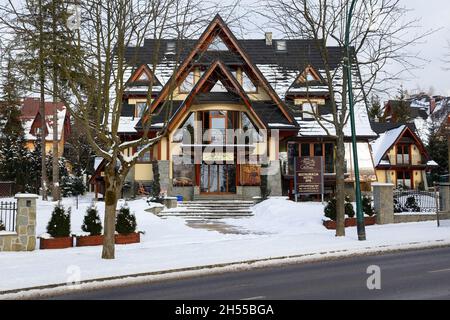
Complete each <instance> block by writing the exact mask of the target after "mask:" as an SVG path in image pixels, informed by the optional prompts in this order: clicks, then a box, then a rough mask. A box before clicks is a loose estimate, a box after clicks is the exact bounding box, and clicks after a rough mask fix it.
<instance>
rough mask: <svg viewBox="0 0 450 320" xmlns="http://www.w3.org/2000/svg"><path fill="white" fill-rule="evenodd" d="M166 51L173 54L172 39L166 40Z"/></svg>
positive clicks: (173, 45)
mask: <svg viewBox="0 0 450 320" xmlns="http://www.w3.org/2000/svg"><path fill="white" fill-rule="evenodd" d="M166 53H167V54H175V42H174V41H169V42H167V48H166Z"/></svg>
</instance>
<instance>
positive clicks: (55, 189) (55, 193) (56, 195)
mask: <svg viewBox="0 0 450 320" xmlns="http://www.w3.org/2000/svg"><path fill="white" fill-rule="evenodd" d="M56 20H57V17H56V3H55V1H52V31H53V35H52V37H53V38H52V44H53V46H52V51H53V52H52V54H53V55H54V56H57V48H56V47H55V46H56V41H57V40H56V33H57V31H58V30H57V26H56V23H57V21H56ZM55 64H56V62H55V61H53V103H54V108H55V109H54V110H53V150H52V153H53V163H52V176H53V179H52V180H53V181H52V182H53V186H52V197H53V201H58V200H60V199H61V192H60V185H59V152H58V109H57V107H56V103H57V102H58V99H57V92H58V73H57V69H56V65H55Z"/></svg>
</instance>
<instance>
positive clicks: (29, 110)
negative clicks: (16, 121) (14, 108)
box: [21, 98, 65, 120]
mask: <svg viewBox="0 0 450 320" xmlns="http://www.w3.org/2000/svg"><path fill="white" fill-rule="evenodd" d="M39 104H40V99H39V98H25V99H24V100H23V104H22V110H21V112H22V115H21V119H22V120H29V119H34V118H35V117H36V115H37V114H38V112H39ZM55 108H58V110H59V111H62V110H64V109H65V106H64V104H63V103H62V102H45V115H46V116H51V115H52V114H53V112H54V110H55Z"/></svg>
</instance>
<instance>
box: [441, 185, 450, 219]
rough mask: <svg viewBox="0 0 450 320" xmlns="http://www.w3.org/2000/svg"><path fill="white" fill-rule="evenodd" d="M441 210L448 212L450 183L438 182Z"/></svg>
mask: <svg viewBox="0 0 450 320" xmlns="http://www.w3.org/2000/svg"><path fill="white" fill-rule="evenodd" d="M439 201H440V203H441V211H443V212H450V183H439Z"/></svg>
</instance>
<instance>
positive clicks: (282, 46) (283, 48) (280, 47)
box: [277, 40, 287, 51]
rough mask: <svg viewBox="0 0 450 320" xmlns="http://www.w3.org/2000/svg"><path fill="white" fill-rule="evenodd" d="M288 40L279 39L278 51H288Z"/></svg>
mask: <svg viewBox="0 0 450 320" xmlns="http://www.w3.org/2000/svg"><path fill="white" fill-rule="evenodd" d="M286 50H287V46H286V41H285V40H278V41H277V51H286Z"/></svg>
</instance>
